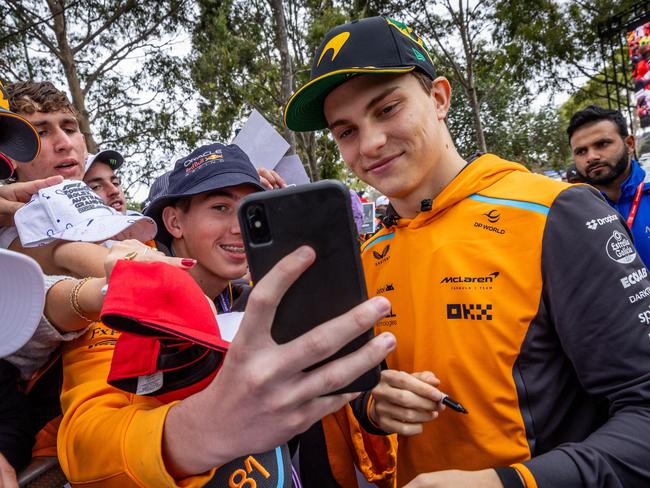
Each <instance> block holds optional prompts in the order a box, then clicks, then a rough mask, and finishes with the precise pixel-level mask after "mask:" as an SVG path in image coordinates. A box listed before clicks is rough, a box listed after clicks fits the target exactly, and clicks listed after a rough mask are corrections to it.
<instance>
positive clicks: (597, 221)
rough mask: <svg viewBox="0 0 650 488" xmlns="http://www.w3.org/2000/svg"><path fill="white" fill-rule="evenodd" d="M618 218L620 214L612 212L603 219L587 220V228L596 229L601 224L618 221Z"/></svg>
mask: <svg viewBox="0 0 650 488" xmlns="http://www.w3.org/2000/svg"><path fill="white" fill-rule="evenodd" d="M617 220H618V215H616V214H611V215H608V216H607V217H603V218H602V219H591V220H587V222H585V225H586V226H587V229H591V230H596V229H597V228H598V227H599V226H601V225H607V224H611V223H612V222H616V221H617Z"/></svg>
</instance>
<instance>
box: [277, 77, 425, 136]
mask: <svg viewBox="0 0 650 488" xmlns="http://www.w3.org/2000/svg"><path fill="white" fill-rule="evenodd" d="M415 68H416V66H396V67H373V66H368V67H365V68H347V69H342V70H338V71H332V72H330V73H326V74H324V75H322V76H319V77H318V78H314V79H313V80H311V81H310V82H309V83H307V84H306V85H304V86H302V87H301V88H300V89H299V90H298V91H297V92H296V93H294V94H293V96H292V97H291V98H290V99H289V101H288V102H287V105H286V107H285V109H284V124H285V125H286V126H287V127H288V128H289V129H291V130H293V131H296V132H305V131H310V130H321V129H326V128H327V125H328V124H327V120H326V119H325V114H324V112H323V104H324V103H325V98H327V96H328V95H329V94H330V93H331V92H332V90H334V89H335V88H337V87H338V86H339V85H341V84H343V82H345V81H347V80H348V79H350V78H352V77H353V76H356V75H360V74H382V73H384V74H391V73H396V74H399V73H408V72H410V71H413V70H414V69H415Z"/></svg>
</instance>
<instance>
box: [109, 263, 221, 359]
mask: <svg viewBox="0 0 650 488" xmlns="http://www.w3.org/2000/svg"><path fill="white" fill-rule="evenodd" d="M101 318H102V322H104V323H105V324H106V325H108V326H109V327H111V328H113V329H115V330H119V331H122V332H131V333H134V334H140V335H147V336H175V337H179V338H181V339H185V340H187V341H190V342H192V343H194V344H199V345H201V346H205V347H208V348H210V349H216V350H218V351H221V352H225V351H227V350H228V345H229V343H228V342H227V341H225V340H223V339H222V338H221V334H220V332H219V326H218V324H217V319H216V317H215V315H214V312H213V310H212V308H211V307H210V304H209V303H208V301H207V299H206V297H205V294H204V293H203V290H201V288H200V287H199V285H198V284H197V283H196V281H194V279H193V278H192V277H191V276H190V275H189V273H188V272H187V271H185V270H182V269H179V268H175V267H173V266H170V265H168V264H165V263H140V262H137V261H128V260H119V261H118V262H117V264H116V265H115V267H114V268H113V271H112V272H111V277H110V280H109V283H108V293H107V294H106V298H105V299H104V306H103V308H102V313H101Z"/></svg>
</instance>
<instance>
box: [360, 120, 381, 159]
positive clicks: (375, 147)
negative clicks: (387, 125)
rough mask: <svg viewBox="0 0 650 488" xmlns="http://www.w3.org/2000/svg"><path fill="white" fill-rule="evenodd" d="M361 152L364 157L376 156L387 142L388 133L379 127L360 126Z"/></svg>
mask: <svg viewBox="0 0 650 488" xmlns="http://www.w3.org/2000/svg"><path fill="white" fill-rule="evenodd" d="M358 130H359V152H360V153H361V155H362V156H364V157H376V156H377V154H378V152H379V150H380V149H381V148H382V147H384V145H385V144H386V134H385V133H384V131H383V130H381V129H380V128H379V127H363V128H361V127H360V128H359V129H358Z"/></svg>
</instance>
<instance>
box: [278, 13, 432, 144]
mask: <svg viewBox="0 0 650 488" xmlns="http://www.w3.org/2000/svg"><path fill="white" fill-rule="evenodd" d="M414 69H419V70H421V71H423V72H424V73H426V74H427V75H429V76H430V77H431V78H432V79H434V78H435V77H436V70H435V68H434V67H433V62H432V60H431V55H430V54H429V51H428V50H427V47H426V45H425V44H424V41H422V39H420V37H418V36H417V35H416V34H415V32H413V30H412V29H411V28H410V27H407V26H406V25H404V24H402V23H401V22H398V21H396V20H393V19H390V18H388V17H370V18H367V19H362V20H355V21H353V22H350V23H349V24H344V25H339V26H338V27H335V28H334V29H332V30H331V31H329V32H328V33H327V35H326V36H325V40H323V42H322V43H321V45H320V46H319V47H318V50H317V51H316V55H315V56H314V61H313V63H312V67H311V76H310V81H309V82H308V83H307V84H306V85H304V86H302V87H301V88H300V89H299V90H298V91H296V93H294V94H293V96H292V97H291V98H290V99H289V101H288V102H287V106H286V107H285V109H284V123H285V124H286V126H287V127H289V129H291V130H294V131H297V132H301V131H310V130H318V129H324V128H326V127H327V121H326V120H325V115H324V114H323V102H324V101H325V98H326V97H327V95H329V93H330V92H331V91H332V90H334V89H335V88H336V87H337V86H339V85H340V84H342V83H343V82H344V81H346V80H348V79H349V78H351V77H352V76H356V75H359V74H365V73H407V72H409V71H413V70H414Z"/></svg>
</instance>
